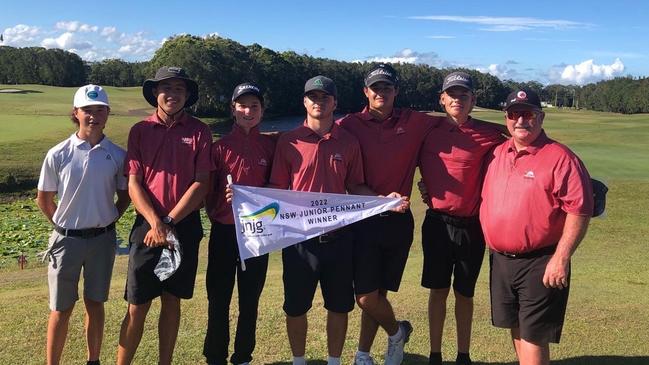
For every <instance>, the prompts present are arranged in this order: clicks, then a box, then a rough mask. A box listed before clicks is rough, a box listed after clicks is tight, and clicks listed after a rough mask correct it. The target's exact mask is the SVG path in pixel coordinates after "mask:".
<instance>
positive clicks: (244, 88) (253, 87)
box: [232, 82, 264, 104]
mask: <svg viewBox="0 0 649 365" xmlns="http://www.w3.org/2000/svg"><path fill="white" fill-rule="evenodd" d="M246 94H252V95H254V96H256V97H257V98H259V101H260V102H261V103H262V104H263V103H264V96H263V95H262V93H261V88H260V87H259V86H257V84H253V83H252V82H244V83H243V84H239V85H237V86H235V88H234V91H233V92H232V101H235V100H237V98H239V97H240V96H242V95H246Z"/></svg>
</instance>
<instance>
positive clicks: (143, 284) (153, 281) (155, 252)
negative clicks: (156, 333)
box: [124, 211, 203, 304]
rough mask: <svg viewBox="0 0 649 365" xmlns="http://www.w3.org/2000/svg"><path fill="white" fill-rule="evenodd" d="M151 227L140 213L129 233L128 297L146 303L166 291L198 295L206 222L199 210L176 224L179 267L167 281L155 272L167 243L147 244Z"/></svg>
mask: <svg viewBox="0 0 649 365" xmlns="http://www.w3.org/2000/svg"><path fill="white" fill-rule="evenodd" d="M149 229H151V226H150V225H149V223H148V222H147V221H146V219H144V217H143V216H141V215H137V217H136V218H135V222H134V223H133V229H132V230H131V235H130V237H129V242H130V246H129V257H128V273H127V277H126V290H125V292H124V299H126V300H127V301H128V302H129V303H131V304H144V303H146V302H148V301H150V300H152V299H154V298H156V297H159V296H160V295H161V294H162V292H163V291H165V292H167V293H170V294H172V295H174V296H176V297H178V298H182V299H189V298H191V297H192V296H193V295H194V282H195V280H196V268H197V266H198V247H199V245H200V242H201V239H202V238H203V226H202V225H201V217H200V214H199V212H198V211H195V212H192V213H190V214H189V215H188V216H187V217H185V219H183V220H182V221H180V222H178V223H177V224H176V225H175V230H176V234H177V237H178V241H179V242H180V246H181V248H182V257H181V261H180V266H179V267H178V270H176V272H175V273H174V274H173V275H171V277H170V278H169V279H167V280H165V281H162V282H161V281H160V279H158V277H157V276H156V275H155V274H154V273H153V269H154V268H155V266H156V265H157V264H158V260H159V259H160V255H161V254H162V250H163V247H162V246H160V247H147V246H145V245H144V244H143V242H144V237H145V235H146V233H147V232H148V231H149Z"/></svg>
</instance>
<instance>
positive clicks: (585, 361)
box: [444, 356, 649, 365]
mask: <svg viewBox="0 0 649 365" xmlns="http://www.w3.org/2000/svg"><path fill="white" fill-rule="evenodd" d="M473 363H474V364H476V365H477V364H485V365H517V364H518V362H480V361H474V362H473ZM551 363H552V365H647V364H649V356H578V357H572V358H569V359H561V360H552V361H551ZM453 364H455V363H454V362H444V365H453Z"/></svg>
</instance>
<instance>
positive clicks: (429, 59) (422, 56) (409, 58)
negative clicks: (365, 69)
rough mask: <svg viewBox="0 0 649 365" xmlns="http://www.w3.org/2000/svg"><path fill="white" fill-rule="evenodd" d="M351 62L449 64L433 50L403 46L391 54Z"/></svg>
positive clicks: (446, 65) (441, 65)
mask: <svg viewBox="0 0 649 365" xmlns="http://www.w3.org/2000/svg"><path fill="white" fill-rule="evenodd" d="M352 62H388V63H415V64H427V65H431V66H435V67H440V68H443V67H449V66H451V64H450V63H448V62H446V61H444V60H442V59H441V58H439V55H438V54H437V53H435V52H416V51H413V50H412V49H410V48H404V49H403V50H401V51H400V52H397V53H395V54H394V55H392V56H370V57H366V58H365V59H362V60H354V61H352Z"/></svg>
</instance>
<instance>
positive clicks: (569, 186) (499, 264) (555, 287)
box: [480, 90, 593, 365]
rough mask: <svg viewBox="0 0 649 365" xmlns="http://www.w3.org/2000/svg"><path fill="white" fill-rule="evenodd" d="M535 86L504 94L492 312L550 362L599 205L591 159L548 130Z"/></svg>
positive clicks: (517, 342)
mask: <svg viewBox="0 0 649 365" xmlns="http://www.w3.org/2000/svg"><path fill="white" fill-rule="evenodd" d="M544 117H545V113H544V112H543V111H542V110H541V103H540V100H539V97H538V95H537V94H536V93H534V92H533V91H530V90H517V91H515V92H513V93H511V94H510V95H509V96H508V97H507V99H506V101H505V120H506V123H507V128H508V130H509V133H510V134H511V135H512V138H511V139H510V140H509V141H508V142H505V143H503V144H502V145H500V146H498V147H496V149H495V150H494V152H493V156H491V158H490V162H489V167H488V169H487V172H486V175H485V180H484V186H483V189H482V205H481V207H480V221H481V223H482V229H483V231H484V235H485V240H486V242H487V245H488V246H489V248H490V250H491V254H490V264H491V277H490V289H491V316H492V322H493V324H494V325H495V326H497V327H504V328H510V330H511V336H512V340H513V343H514V347H515V349H516V355H517V356H518V360H519V362H520V364H521V365H547V364H549V363H550V348H549V343H550V342H554V343H558V342H559V340H560V338H561V330H562V327H563V321H564V316H565V311H566V305H567V302H568V284H569V282H570V258H571V257H572V254H573V253H574V252H575V250H576V249H577V246H578V245H579V243H580V242H581V240H582V239H583V238H584V236H585V234H586V230H587V228H588V222H589V220H590V217H591V215H592V213H593V191H592V186H591V181H590V177H589V175H588V172H587V171H586V168H585V167H584V164H583V163H582V162H581V160H579V158H578V157H577V156H576V155H575V154H574V153H573V152H572V151H570V150H569V149H568V148H567V147H566V146H564V145H562V144H560V143H558V142H556V141H554V140H552V139H550V138H548V137H547V136H546V134H545V132H544V131H543V128H542V126H543V119H544Z"/></svg>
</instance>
